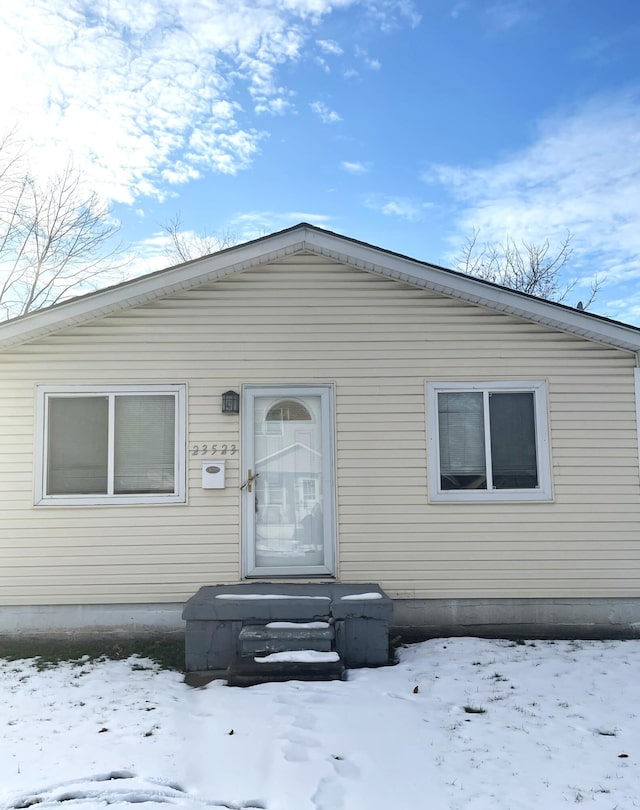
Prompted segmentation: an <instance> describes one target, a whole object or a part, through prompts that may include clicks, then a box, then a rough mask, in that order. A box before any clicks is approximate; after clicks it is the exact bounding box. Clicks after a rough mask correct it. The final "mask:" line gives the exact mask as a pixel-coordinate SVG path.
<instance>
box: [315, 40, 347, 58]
mask: <svg viewBox="0 0 640 810" xmlns="http://www.w3.org/2000/svg"><path fill="white" fill-rule="evenodd" d="M317 43H318V47H319V48H320V50H321V51H322V52H323V53H328V54H332V55H334V56H340V54H342V53H344V51H343V49H342V47H341V46H340V45H339V44H338V43H337V42H336V41H335V40H333V39H319V40H317Z"/></svg>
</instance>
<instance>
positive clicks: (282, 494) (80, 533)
mask: <svg viewBox="0 0 640 810" xmlns="http://www.w3.org/2000/svg"><path fill="white" fill-rule="evenodd" d="M639 351H640V330H639V329H637V328H634V327H631V326H626V325H624V324H621V323H616V322H613V321H611V320H607V319H605V318H602V317H598V316H595V315H592V314H589V313H586V312H582V311H579V310H575V309H572V308H570V307H566V306H562V305H560V304H555V303H549V302H546V301H542V300H540V299H536V298H533V297H531V296H527V295H524V294H521V293H518V292H514V291H512V290H507V289H504V288H502V287H498V286H496V285H492V284H489V283H486V282H483V281H480V280H477V279H474V278H470V277H468V276H465V275H461V274H459V273H455V272H452V271H450V270H446V269H443V268H440V267H436V266H433V265H430V264H425V263H423V262H419V261H415V260H412V259H410V258H407V257H405V256H401V255H398V254H395V253H391V252H388V251H385V250H382V249H380V248H377V247H373V246H371V245H368V244H363V243H361V242H357V241H355V240H353V239H348V238H345V237H343V236H341V235H338V234H335V233H330V232H328V231H325V230H321V229H318V228H316V227H313V226H311V225H308V224H300V225H297V226H295V227H293V228H290V229H288V230H284V231H281V232H279V233H275V234H273V235H271V236H267V237H264V238H261V239H257V240H255V241H253V242H249V243H247V244H243V245H239V246H236V247H232V248H229V249H227V250H223V251H221V252H220V253H216V254H214V255H211V256H207V257H204V258H202V259H198V260H195V261H191V262H188V263H186V264H182V265H179V266H177V267H172V268H169V269H167V270H163V271H160V272H157V273H153V274H151V275H147V276H144V277H142V278H138V279H135V280H132V281H129V282H126V283H123V284H120V285H117V286H115V287H111V288H108V289H105V290H101V291H98V292H94V293H90V294H88V295H84V296H82V297H78V298H74V299H72V300H69V301H67V302H65V303H62V304H59V305H57V306H54V307H51V308H50V309H47V310H43V311H41V312H36V313H34V314H30V315H27V316H25V317H21V318H18V319H15V320H12V321H8V322H6V323H4V324H2V325H0V380H1V381H2V386H1V389H0V435H1V444H0V447H1V450H0V565H1V570H2V575H1V577H0V605H2V607H1V608H0V632H1V633H5V634H16V633H23V634H30V633H35V632H47V633H55V632H72V631H75V632H80V631H83V632H84V631H97V630H99V631H108V630H109V631H110V630H115V629H120V630H123V629H124V630H125V631H127V632H142V631H155V630H163V629H164V630H170V629H176V628H179V627H181V625H182V622H181V618H180V615H181V610H182V606H183V604H184V603H185V601H186V600H187V599H189V597H191V596H192V595H193V594H194V593H195V592H196V591H197V590H198V589H199V588H200V587H201V586H204V585H210V584H211V585H214V584H223V585H232V584H238V583H242V582H253V581H255V580H259V581H260V582H265V581H266V582H271V583H274V587H276V588H277V584H276V583H278V582H323V581H332V582H336V581H337V582H339V583H376V584H379V585H380V587H381V588H383V589H384V591H385V592H386V593H387V594H388V595H389V596H390V597H392V599H393V600H394V610H395V614H394V626H396V627H398V628H400V629H401V630H403V631H404V632H407V633H409V632H413V633H416V634H418V633H419V634H424V635H428V634H432V635H435V634H459V633H465V634H474V633H477V634H497V635H503V634H504V635H517V634H531V635H554V634H556V635H563V634H569V635H593V636H597V635H607V636H615V635H638V634H640V590H639V588H640V476H639V473H640V468H639V463H638V412H637V392H638V388H637V386H638V368H637V367H638V352H639ZM223 394H225V395H227V396H226V397H225V400H224V402H225V408H224V411H225V412H223V406H222V401H223ZM234 395H239V397H238V396H234ZM238 399H239V406H238V408H239V412H234V410H235V407H234V406H235V404H236V403H237V402H238ZM229 411H231V412H229Z"/></svg>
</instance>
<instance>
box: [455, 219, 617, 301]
mask: <svg viewBox="0 0 640 810" xmlns="http://www.w3.org/2000/svg"><path fill="white" fill-rule="evenodd" d="M572 239H573V237H572V235H571V233H569V232H567V235H566V236H565V238H564V239H563V240H562V242H560V244H559V245H558V246H557V247H556V248H554V249H553V250H552V249H551V245H550V243H549V240H548V239H545V241H544V242H542V243H541V244H536V243H534V242H526V241H523V242H522V244H521V246H520V245H518V244H517V243H516V241H515V240H514V239H512V238H511V237H507V238H506V240H505V241H504V242H502V243H484V244H480V242H479V232H478V231H477V230H476V229H474V230H473V231H472V233H471V234H470V235H469V236H468V237H467V239H466V241H465V243H464V245H463V247H462V249H461V251H460V253H459V255H458V257H457V259H456V260H455V268H456V270H459V271H460V272H462V273H467V274H468V275H471V276H476V277H477V278H481V279H484V280H485V281H491V282H493V283H494V284H501V285H502V286H503V287H510V288H511V289H513V290H519V291H521V292H525V293H528V294H530V295H536V296H538V297H540V298H546V299H547V300H549V301H558V302H563V301H565V300H566V298H567V296H568V295H569V293H571V292H572V291H573V290H574V288H575V287H576V284H577V280H576V279H573V280H570V281H565V280H563V273H562V271H563V269H564V268H565V266H566V265H567V264H568V263H569V261H570V259H571V255H572V253H573V247H572V245H571V242H572ZM601 287H602V282H601V281H600V280H599V279H598V278H597V277H596V278H595V279H594V280H593V282H592V285H591V291H590V295H589V298H588V299H587V301H586V303H583V302H580V303H581V308H582V309H587V307H589V306H590V305H591V304H592V303H593V302H594V300H595V298H596V295H597V294H598V292H599V290H600V289H601Z"/></svg>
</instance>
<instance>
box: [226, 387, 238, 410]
mask: <svg viewBox="0 0 640 810" xmlns="http://www.w3.org/2000/svg"><path fill="white" fill-rule="evenodd" d="M222 413H240V394H237V393H236V392H235V391H225V392H224V394H223V395H222Z"/></svg>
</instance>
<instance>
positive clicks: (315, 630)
mask: <svg viewBox="0 0 640 810" xmlns="http://www.w3.org/2000/svg"><path fill="white" fill-rule="evenodd" d="M334 639H335V633H334V630H333V627H332V626H331V625H330V624H329V622H321V621H314V622H269V623H268V624H263V625H262V624H250V625H245V627H243V628H242V630H240V633H239V635H238V652H239V654H240V655H255V654H258V653H277V652H286V651H287V650H317V651H318V652H330V651H331V650H332V649H333V644H334Z"/></svg>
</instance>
